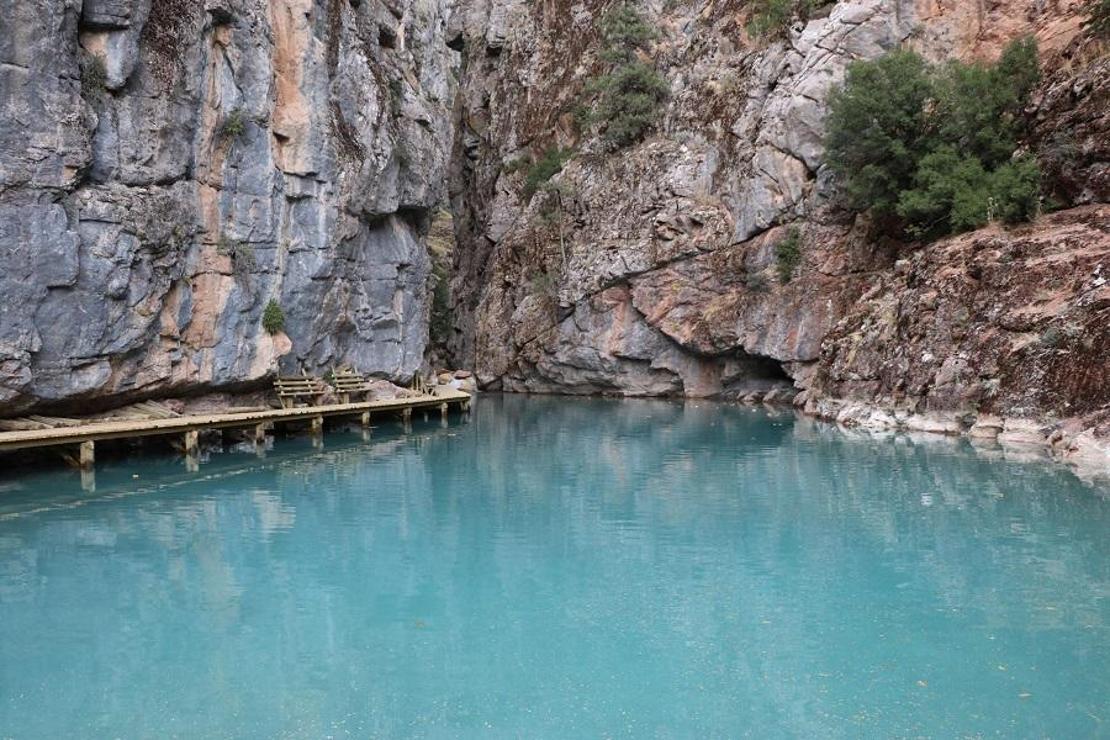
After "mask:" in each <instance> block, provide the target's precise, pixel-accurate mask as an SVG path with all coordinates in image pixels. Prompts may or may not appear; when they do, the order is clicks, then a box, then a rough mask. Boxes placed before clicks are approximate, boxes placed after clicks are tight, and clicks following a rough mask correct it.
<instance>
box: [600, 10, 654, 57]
mask: <svg viewBox="0 0 1110 740" xmlns="http://www.w3.org/2000/svg"><path fill="white" fill-rule="evenodd" d="M601 35H602V38H604V39H605V50H604V51H603V52H602V55H601V56H602V59H604V60H605V61H607V62H612V63H615V64H621V63H625V62H629V61H632V59H633V58H634V57H635V56H636V51H637V50H639V49H646V48H647V47H648V44H650V43H651V42H652V41H654V40H655V39H657V38H659V32H658V31H657V30H655V28H653V27H652V26H651V25H649V24H648V22H647V20H646V19H645V18H644V16H643V15H641V14H640V11H638V10H636V8H634V7H633V6H632V5H631V4H629V3H624V4H622V5H618V6H617V7H615V8H613V9H612V10H610V11H609V12H608V13H606V14H605V15H604V16H603V17H602V19H601Z"/></svg>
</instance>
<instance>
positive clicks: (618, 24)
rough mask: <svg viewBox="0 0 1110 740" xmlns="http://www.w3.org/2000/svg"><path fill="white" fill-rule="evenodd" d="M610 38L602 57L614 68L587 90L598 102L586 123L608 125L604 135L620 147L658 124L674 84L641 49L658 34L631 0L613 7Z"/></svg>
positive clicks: (607, 25) (605, 25)
mask: <svg viewBox="0 0 1110 740" xmlns="http://www.w3.org/2000/svg"><path fill="white" fill-rule="evenodd" d="M601 34H602V37H603V39H604V40H605V49H604V51H603V52H602V55H601V57H602V59H604V60H605V61H606V62H609V63H610V64H611V65H612V68H611V69H610V71H609V72H607V73H606V74H603V75H601V76H600V77H597V78H595V79H594V80H592V81H591V82H590V84H589V85H587V88H586V91H587V93H589V94H592V95H596V96H597V100H596V102H595V103H594V104H593V106H592V108H590V110H589V111H588V112H587V114H586V116H585V121H586V123H600V124H602V125H603V126H604V131H603V133H602V139H603V140H604V141H605V142H606V143H607V144H609V146H610V147H612V148H614V149H619V148H621V147H625V146H628V145H630V144H634V143H636V142H637V141H639V140H640V139H641V138H643V136H644V134H645V133H646V132H647V130H648V129H649V128H650V127H651V125H652V124H653V123H654V122H655V119H656V117H657V116H658V114H659V109H660V108H661V106H662V104H663V102H664V101H665V100H666V99H667V96H668V95H669V94H670V86H669V85H668V84H667V81H666V79H664V78H663V76H662V75H661V74H659V72H657V71H656V70H655V68H654V67H653V66H652V65H651V64H649V63H647V62H645V61H644V60H643V59H641V56H640V53H641V52H643V51H645V50H646V49H647V47H648V44H649V43H650V42H651V41H652V40H654V39H655V38H656V37H657V36H658V33H657V31H656V30H655V29H654V28H653V27H651V26H650V25H649V24H648V22H647V20H646V19H645V18H644V17H643V15H641V13H640V12H639V11H638V10H636V8H635V7H633V6H632V5H630V4H627V3H626V4H623V5H619V6H617V7H616V8H614V9H613V10H610V11H609V12H608V13H607V14H606V15H605V17H604V18H602V21H601Z"/></svg>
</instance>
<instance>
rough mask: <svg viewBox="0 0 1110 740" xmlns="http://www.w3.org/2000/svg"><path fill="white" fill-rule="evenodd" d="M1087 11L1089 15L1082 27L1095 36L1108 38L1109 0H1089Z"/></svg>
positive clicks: (1109, 36)
mask: <svg viewBox="0 0 1110 740" xmlns="http://www.w3.org/2000/svg"><path fill="white" fill-rule="evenodd" d="M1087 12H1088V13H1089V14H1090V17H1089V18H1087V20H1086V21H1085V22H1084V24H1083V25H1084V27H1086V28H1088V29H1090V31H1091V33H1093V34H1094V35H1096V36H1101V37H1103V38H1110V0H1090V2H1089V3H1087Z"/></svg>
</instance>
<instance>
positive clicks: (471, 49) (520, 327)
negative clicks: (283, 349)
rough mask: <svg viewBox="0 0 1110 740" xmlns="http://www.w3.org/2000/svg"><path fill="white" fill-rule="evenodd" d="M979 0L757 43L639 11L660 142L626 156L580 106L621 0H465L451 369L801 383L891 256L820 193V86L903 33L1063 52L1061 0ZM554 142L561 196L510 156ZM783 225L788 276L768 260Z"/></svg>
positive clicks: (843, 6)
mask: <svg viewBox="0 0 1110 740" xmlns="http://www.w3.org/2000/svg"><path fill="white" fill-rule="evenodd" d="M973 5H975V4H971V3H955V4H943V5H942V4H936V3H921V2H914V1H912V0H894V1H892V0H850V1H842V2H837V3H835V4H834V5H832V6H831V8H829V9H828V10H827V12H824V14H823V15H821V17H816V18H813V19H812V20H810V21H809V22H808V23H805V24H800V23H799V24H796V25H795V27H792V28H789V29H784V30H783V33H782V35H781V37H779V38H776V39H774V40H771V41H759V40H756V39H752V38H750V37H749V36H748V34H747V32H746V31H745V27H746V24H747V21H748V20H749V15H748V14H749V13H750V12H751V7H752V4H751V3H728V2H725V3H710V2H706V1H705V0H686V1H685V2H677V3H666V4H663V5H660V4H657V3H641V4H637V6H638V7H639V8H640V9H641V11H642V12H643V13H644V14H645V16H646V17H647V19H648V22H649V23H650V24H651V25H652V26H653V27H655V28H656V29H657V30H658V32H659V38H658V39H657V40H656V41H655V42H654V43H653V45H652V47H651V48H650V49H649V50H648V51H647V53H646V54H645V58H648V57H650V59H651V60H652V62H653V64H654V65H655V67H656V69H657V70H658V71H659V72H660V73H661V74H662V75H663V76H664V77H665V78H666V81H667V85H668V87H669V90H670V94H669V98H668V100H667V102H666V104H665V105H664V106H663V110H662V111H661V112H660V114H659V116H658V119H657V122H656V124H655V126H654V128H653V129H652V130H651V131H650V132H649V134H648V136H647V137H646V138H645V139H644V140H643V141H641V142H639V143H637V144H635V145H633V146H630V147H628V148H625V149H622V150H620V151H619V152H616V153H612V152H606V151H604V149H603V148H602V147H601V146H600V144H599V140H598V137H597V136H596V132H591V131H588V130H587V131H583V130H582V128H581V126H579V125H577V124H576V123H575V117H574V115H573V112H574V111H575V109H576V108H577V107H578V106H580V105H581V104H582V103H583V102H584V101H585V100H588V99H589V96H590V92H589V86H588V83H589V81H590V79H591V78H593V77H595V76H596V75H597V74H598V73H599V72H601V71H602V70H603V69H604V68H605V67H604V61H603V60H602V59H601V58H600V52H601V47H602V42H601V40H600V39H599V30H598V28H599V22H600V19H601V16H602V14H603V13H604V12H605V10H606V8H608V7H611V5H610V4H603V3H591V2H587V3H578V4H575V5H563V6H559V7H558V8H557V9H553V8H551V7H549V6H545V5H542V4H535V3H525V2H522V1H521V0H473V1H472V2H470V3H467V4H466V5H465V6H464V7H460V8H459V10H458V12H457V13H456V15H455V16H454V17H453V18H452V19H451V21H450V27H451V28H452V29H454V30H453V33H452V39H453V43H454V44H455V45H456V46H459V47H461V48H463V50H464V51H463V73H462V78H461V83H460V85H461V89H460V96H459V97H460V105H459V107H458V117H457V121H458V123H457V131H456V141H455V154H454V158H453V172H452V186H451V191H452V202H453V206H454V215H455V224H456V235H457V242H458V248H457V250H456V275H455V278H454V283H453V286H452V287H453V300H454V301H455V304H456V306H455V316H456V321H457V323H456V326H455V333H454V337H453V345H452V346H453V351H454V352H455V354H456V355H457V360H456V361H457V362H458V363H459V364H462V365H464V366H473V367H475V370H476V372H477V375H478V378H479V380H480V381H481V382H482V383H483V384H485V385H487V386H491V387H498V386H500V387H504V388H509V389H520V390H556V391H558V390H563V391H573V392H609V393H618V394H635V395H657V394H682V395H691V396H725V397H732V396H741V397H746V396H748V395H749V394H750V393H751V392H752V391H751V390H750V389H751V388H752V387H754V388H755V389H756V390H758V389H760V388H764V387H766V386H767V385H768V384H772V385H773V384H775V383H787V382H790V381H794V382H795V383H797V384H798V386H800V387H803V388H804V387H806V384H807V383H808V380H809V378H811V376H812V374H813V372H814V370H815V364H816V363H817V361H818V359H819V357H820V355H821V352H822V347H823V343H824V341H825V338H826V336H827V335H828V334H829V332H830V331H831V330H832V329H833V327H835V326H836V324H837V322H838V321H839V320H840V319H841V318H842V317H843V316H844V315H845V313H846V312H847V311H848V310H849V309H850V307H851V306H852V305H853V304H854V302H855V301H856V300H857V299H858V298H859V297H860V296H861V295H862V294H863V293H864V291H866V290H867V289H868V286H869V285H871V284H872V278H873V277H874V276H875V275H876V274H879V273H882V272H884V271H886V270H889V269H890V268H891V267H892V265H893V261H894V255H893V254H892V253H891V250H890V249H889V248H884V247H882V246H881V245H877V244H874V243H870V242H869V241H868V240H867V238H866V232H867V229H866V224H863V223H860V224H856V223H853V222H852V221H851V217H850V216H845V215H844V214H843V213H842V212H838V211H837V210H836V209H834V208H833V207H831V205H830V199H831V196H832V195H833V193H834V188H833V186H834V185H835V183H834V182H832V176H831V175H830V173H829V172H828V171H827V170H826V169H825V168H824V167H823V165H822V158H823V154H824V151H823V145H822V140H823V135H824V119H825V115H826V111H827V103H826V99H827V95H828V92H829V90H830V89H831V88H832V87H833V86H834V85H836V84H838V83H839V82H841V81H842V79H843V77H844V74H845V70H846V69H847V66H848V65H849V63H851V62H852V61H853V60H856V59H867V58H874V57H877V56H879V55H881V54H882V53H884V52H886V51H887V50H889V49H892V48H894V47H896V46H898V45H900V44H903V43H905V44H911V45H913V46H915V47H917V48H918V49H919V50H920V51H921V52H922V53H923V54H924V55H925V56H927V57H929V58H932V59H943V58H948V57H951V56H960V57H964V58H972V57H974V58H980V57H986V58H990V57H991V56H994V55H997V54H998V53H999V51H1000V50H1001V48H1002V47H1003V46H1004V45H1005V43H1007V42H1008V41H1009V40H1011V39H1013V38H1015V37H1017V36H1019V35H1021V34H1023V33H1028V32H1038V33H1039V34H1040V36H1041V37H1042V38H1043V39H1048V40H1051V44H1056V45H1059V44H1061V43H1064V40H1065V39H1067V38H1071V37H1074V35H1075V30H1076V28H1078V20H1077V19H1076V17H1075V9H1074V8H1072V7H1070V6H1069V8H1068V9H1061V8H1048V7H1047V6H1043V4H1031V3H1027V2H1020V1H1019V0H1006V1H1004V2H999V3H992V4H991V7H990V8H981V7H979V6H975V7H976V8H978V10H976V9H975V8H973V7H972V6H973ZM1034 5H1035V7H1034ZM965 6H966V7H965ZM1047 45H1048V42H1045V46H1046V47H1047ZM1091 100H1092V101H1095V100H1097V97H1092V98H1091ZM1076 115H1079V114H1078V113H1077V114H1076ZM552 147H559V148H573V149H574V150H575V152H576V153H575V156H574V157H573V159H572V160H571V161H570V162H569V164H567V165H566V166H565V167H564V169H563V170H562V172H560V173H559V174H557V175H556V176H555V177H554V178H553V180H552V181H551V183H552V184H553V185H555V186H556V188H555V189H554V190H550V191H545V190H541V191H540V192H537V193H536V194H534V195H532V196H530V197H529V196H528V195H527V194H526V193H525V192H524V189H523V183H524V175H523V174H522V173H521V171H520V168H519V167H510V166H508V165H509V164H510V163H512V162H516V161H519V160H520V159H521V158H522V157H531V158H532V159H536V158H538V157H540V156H541V155H542V153H543V152H544V151H545V150H547V149H550V148H552ZM791 227H794V228H796V229H797V235H798V239H799V243H800V248H801V253H802V256H801V261H800V264H799V265H798V266H797V267H796V268H795V269H794V275H793V276H792V279H791V278H785V277H783V276H781V275H780V274H779V273H778V265H777V259H776V247H777V245H778V244H780V243H781V242H783V241H784V240H786V239H787V238H789V237H790V234H791ZM790 395H793V394H792V393H791V394H790Z"/></svg>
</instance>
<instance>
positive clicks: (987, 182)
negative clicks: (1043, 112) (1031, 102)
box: [826, 38, 1040, 239]
mask: <svg viewBox="0 0 1110 740" xmlns="http://www.w3.org/2000/svg"><path fill="white" fill-rule="evenodd" d="M1039 78H1040V71H1039V68H1038V65H1037V48H1036V44H1035V42H1034V41H1033V39H1032V38H1024V39H1019V40H1017V41H1015V42H1013V43H1012V44H1010V45H1009V46H1008V47H1007V48H1006V50H1005V51H1004V52H1003V54H1002V57H1001V58H1000V59H999V61H998V63H997V64H994V65H984V64H964V63H961V62H955V61H953V62H949V63H947V64H944V65H940V66H936V65H930V64H929V63H928V62H926V61H925V60H924V59H922V58H921V57H920V56H918V55H917V54H916V53H914V52H912V51H908V50H898V51H894V52H891V53H889V54H887V55H885V56H883V57H880V58H878V59H875V60H872V61H861V62H855V63H853V64H852V65H851V66H850V67H849V68H848V74H847V79H846V81H845V84H844V86H843V87H842V88H841V89H839V90H836V91H834V92H833V94H832V95H831V96H830V99H829V117H828V134H827V139H826V144H827V147H828V155H827V156H828V162H829V165H830V167H831V168H832V169H833V171H834V172H836V173H837V174H838V175H839V176H840V177H841V178H842V182H843V190H844V194H845V195H846V197H847V199H848V203H849V205H850V207H852V208H854V209H858V210H870V211H871V212H872V213H873V214H874V215H875V216H876V217H877V218H878V219H879V220H880V221H881V222H883V223H885V224H887V225H889V226H893V227H894V229H895V230H901V231H903V232H904V233H905V234H907V235H909V236H912V237H917V238H925V239H932V238H937V237H940V236H944V235H946V234H952V233H958V232H961V231H967V230H969V229H974V228H977V227H979V226H982V225H984V224H986V223H988V222H989V221H992V220H996V219H998V220H1003V221H1008V222H1015V221H1024V220H1028V219H1029V218H1032V217H1033V216H1034V215H1035V214H1036V211H1037V208H1038V205H1039V199H1040V170H1039V168H1038V166H1037V163H1036V161H1035V160H1034V159H1033V158H1032V157H1029V156H1026V155H1023V154H1015V152H1017V150H1018V141H1019V138H1020V136H1021V134H1022V131H1023V126H1024V119H1023V117H1022V110H1023V108H1024V106H1025V103H1026V101H1027V100H1028V98H1029V94H1030V93H1031V92H1032V90H1033V87H1034V86H1035V85H1036V83H1037V81H1038V80H1039Z"/></svg>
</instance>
